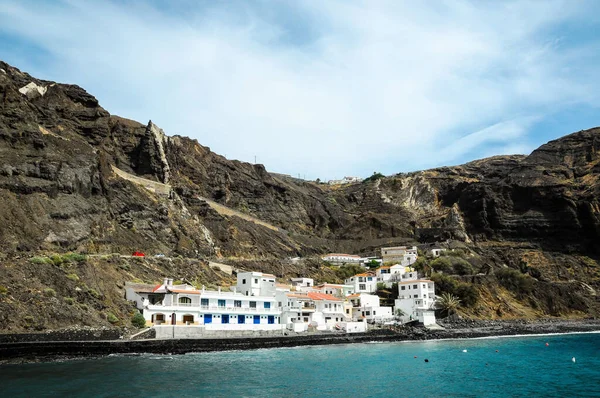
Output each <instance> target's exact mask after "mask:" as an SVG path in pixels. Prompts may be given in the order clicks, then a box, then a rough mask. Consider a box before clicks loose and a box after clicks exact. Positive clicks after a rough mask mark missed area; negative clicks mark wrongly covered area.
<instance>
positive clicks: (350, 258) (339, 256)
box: [321, 253, 362, 264]
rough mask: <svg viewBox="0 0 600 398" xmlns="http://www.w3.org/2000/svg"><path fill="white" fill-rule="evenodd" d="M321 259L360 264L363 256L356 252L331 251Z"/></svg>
mask: <svg viewBox="0 0 600 398" xmlns="http://www.w3.org/2000/svg"><path fill="white" fill-rule="evenodd" d="M321 259H322V260H323V261H327V262H330V263H332V264H359V263H360V261H361V259H362V257H360V256H356V255H354V254H345V253H329V254H326V255H324V256H323V257H321Z"/></svg>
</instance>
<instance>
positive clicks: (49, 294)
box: [44, 287, 56, 297]
mask: <svg viewBox="0 0 600 398" xmlns="http://www.w3.org/2000/svg"><path fill="white" fill-rule="evenodd" d="M44 296H46V297H55V296H56V291H55V290H54V289H51V288H49V287H48V288H46V289H44Z"/></svg>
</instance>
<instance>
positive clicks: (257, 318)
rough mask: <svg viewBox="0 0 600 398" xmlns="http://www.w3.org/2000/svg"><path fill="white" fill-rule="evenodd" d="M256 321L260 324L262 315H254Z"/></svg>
mask: <svg viewBox="0 0 600 398" xmlns="http://www.w3.org/2000/svg"><path fill="white" fill-rule="evenodd" d="M254 323H255V324H256V325H258V324H259V323H260V315H254Z"/></svg>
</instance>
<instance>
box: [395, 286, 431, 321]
mask: <svg viewBox="0 0 600 398" xmlns="http://www.w3.org/2000/svg"><path fill="white" fill-rule="evenodd" d="M435 302H436V296H435V283H434V282H433V281H431V280H428V279H414V280H406V281H401V282H398V299H396V300H395V303H394V304H395V306H394V308H395V309H394V312H397V310H401V312H402V314H403V315H402V316H401V318H402V321H403V322H409V321H413V320H418V321H419V322H421V323H423V324H424V325H425V326H428V325H431V324H434V323H435V313H434V310H435Z"/></svg>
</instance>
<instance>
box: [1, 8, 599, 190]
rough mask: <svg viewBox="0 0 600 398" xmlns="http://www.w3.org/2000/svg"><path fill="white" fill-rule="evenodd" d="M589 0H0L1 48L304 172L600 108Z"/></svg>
mask: <svg viewBox="0 0 600 398" xmlns="http://www.w3.org/2000/svg"><path fill="white" fill-rule="evenodd" d="M597 32H600V2H597V1H578V0H570V1H552V0H546V1H505V2H500V1H461V0H449V1H441V0H440V1H428V2H417V1H400V0H393V1H384V0H381V1H346V0H339V1H338V0H331V1H296V2H291V1H289V2H280V1H274V0H273V1H266V0H265V1H250V2H246V1H241V0H238V1H230V2H213V1H204V2H197V1H187V0H182V1H164V2H162V1H151V2H137V1H133V0H132V1H103V2H97V1H96V2H92V1H75V0H67V1H61V0H57V1H52V2H50V1H27V0H25V1H11V0H4V1H2V2H0V59H2V60H4V61H6V62H8V63H10V64H12V65H14V66H16V67H18V68H20V69H22V70H24V71H26V72H29V73H30V74H32V75H34V76H36V77H39V78H43V79H48V80H54V81H59V82H65V83H74V84H78V85H80V86H82V87H84V88H85V89H86V90H87V91H89V92H90V93H91V94H93V95H95V96H96V97H97V98H98V99H99V101H100V103H101V104H102V106H103V107H104V108H106V109H107V110H108V111H109V112H111V113H112V114H116V115H120V116H124V117H127V118H131V119H135V120H138V121H140V122H142V123H146V122H147V121H148V120H149V119H152V121H154V122H155V123H156V124H158V125H159V126H160V127H162V128H163V129H164V130H165V132H166V133H167V134H168V135H175V134H180V135H185V136H189V137H193V138H196V139H198V141H199V142H200V143H201V144H203V145H206V146H209V147H211V149H212V150H213V151H215V152H217V153H220V154H222V155H226V156H227V157H228V158H230V159H240V160H244V161H249V162H253V161H254V156H256V157H257V160H258V162H259V163H263V164H264V165H265V166H266V167H267V169H269V170H271V171H276V172H282V173H288V174H292V175H298V174H300V175H302V176H304V175H306V177H307V178H313V179H314V178H317V177H319V178H321V179H333V178H341V177H343V176H345V175H358V176H363V177H364V176H368V175H370V174H371V173H373V172H374V171H379V172H382V173H384V174H393V173H397V172H406V171H413V170H419V169H425V168H431V167H436V166H442V165H453V164H460V163H464V162H467V161H470V160H474V159H478V158H482V157H487V156H492V155H500V154H515V153H522V154H528V153H530V152H531V151H532V150H533V149H535V148H536V147H538V146H539V145H541V144H543V143H545V142H547V141H549V140H551V139H555V138H558V137H560V136H563V135H566V134H568V133H571V132H574V131H578V130H582V129H586V128H591V127H595V126H598V125H600V120H599V119H600V112H599V107H600V34H599V33H597Z"/></svg>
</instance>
